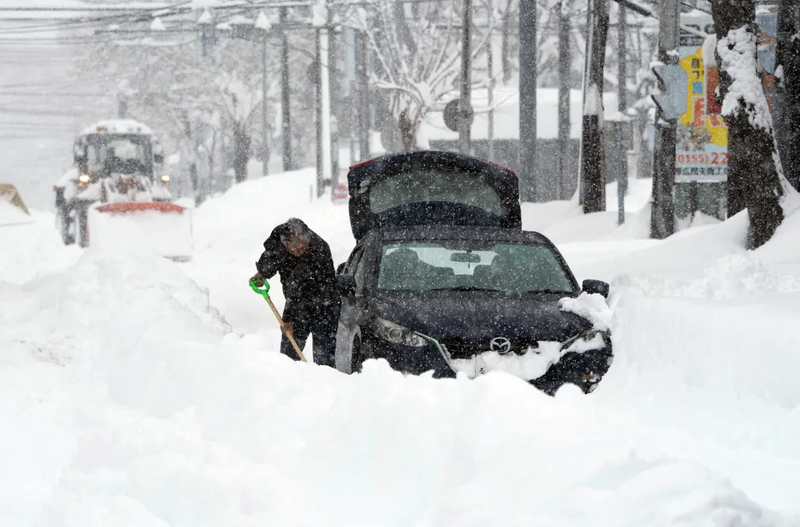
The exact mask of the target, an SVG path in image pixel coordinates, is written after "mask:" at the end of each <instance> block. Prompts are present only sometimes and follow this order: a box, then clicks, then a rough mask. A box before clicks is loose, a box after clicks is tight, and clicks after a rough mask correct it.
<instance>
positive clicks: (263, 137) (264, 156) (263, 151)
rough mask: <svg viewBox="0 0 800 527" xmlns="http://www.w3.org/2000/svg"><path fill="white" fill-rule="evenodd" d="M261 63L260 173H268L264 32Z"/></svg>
mask: <svg viewBox="0 0 800 527" xmlns="http://www.w3.org/2000/svg"><path fill="white" fill-rule="evenodd" d="M261 64H262V67H263V73H262V74H261V100H262V101H263V102H262V103H261V106H262V108H261V143H262V144H261V175H262V176H263V177H266V176H267V175H269V154H270V152H269V117H268V116H267V107H268V106H269V104H268V101H267V94H268V93H269V89H268V88H267V35H266V33H264V35H263V36H262V41H261Z"/></svg>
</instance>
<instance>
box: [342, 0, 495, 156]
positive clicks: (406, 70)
mask: <svg viewBox="0 0 800 527" xmlns="http://www.w3.org/2000/svg"><path fill="white" fill-rule="evenodd" d="M462 8H463V1H462V0H442V1H439V2H427V3H406V2H401V1H398V0H375V1H374V2H372V3H370V4H367V5H365V6H364V7H363V8H359V9H357V10H354V11H353V12H352V13H351V16H350V23H351V24H353V25H354V26H355V27H357V28H358V29H359V30H361V31H363V32H364V33H365V35H366V36H367V41H368V43H369V47H370V49H371V50H372V52H373V53H374V56H375V62H376V65H375V70H374V71H373V76H374V82H375V85H376V86H377V87H378V88H379V89H381V90H384V91H385V92H386V93H387V95H388V99H389V107H390V111H391V113H392V115H393V116H394V118H395V120H396V122H397V126H398V128H399V130H400V134H401V137H402V141H403V148H404V149H405V150H415V149H418V148H426V147H427V145H426V144H424V140H421V138H420V137H419V135H418V131H419V127H420V125H421V124H422V121H423V119H424V118H425V116H426V115H427V114H428V112H430V111H431V110H433V109H436V108H439V109H440V108H441V107H442V106H443V102H445V99H446V98H448V96H449V95H450V94H451V93H452V92H453V90H454V89H456V87H457V85H458V78H459V66H460V57H461V55H460V44H459V42H460V37H461V28H460V27H459V26H460V19H461V18H460V13H461V9H462ZM474 20H476V21H477V20H478V19H477V18H474ZM488 23H490V24H493V23H494V17H492V18H491V19H490V20H489V21H488ZM476 25H477V24H476ZM488 34H489V31H487V30H486V29H484V30H479V29H476V30H475V35H476V38H474V39H473V45H472V50H473V51H472V55H473V58H475V57H477V56H478V55H480V54H481V53H482V52H483V50H484V46H485V44H486V42H487V40H488Z"/></svg>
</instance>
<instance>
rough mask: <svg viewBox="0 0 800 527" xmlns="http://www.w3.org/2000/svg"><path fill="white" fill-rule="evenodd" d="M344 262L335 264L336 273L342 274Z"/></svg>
mask: <svg viewBox="0 0 800 527" xmlns="http://www.w3.org/2000/svg"><path fill="white" fill-rule="evenodd" d="M346 263H347V262H342V263H340V264H339V265H338V266H336V274H342V271H344V266H345V264H346Z"/></svg>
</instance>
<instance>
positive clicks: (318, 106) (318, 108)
mask: <svg viewBox="0 0 800 527" xmlns="http://www.w3.org/2000/svg"><path fill="white" fill-rule="evenodd" d="M321 34H322V29H317V31H316V34H315V36H316V42H315V46H314V48H315V49H316V57H315V59H314V89H315V90H314V95H315V97H314V110H315V112H314V113H315V116H316V123H315V124H316V126H315V129H316V146H317V148H316V169H317V195H319V192H320V190H322V189H323V188H324V187H323V185H324V179H325V172H324V168H323V165H324V159H325V157H324V152H325V148H324V147H323V140H322V82H321V79H322V66H321V62H322V53H321V52H320V51H321V49H322V45H321V43H320V40H321Z"/></svg>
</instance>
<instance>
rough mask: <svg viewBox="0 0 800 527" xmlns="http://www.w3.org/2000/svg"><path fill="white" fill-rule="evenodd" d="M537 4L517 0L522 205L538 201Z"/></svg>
mask: <svg viewBox="0 0 800 527" xmlns="http://www.w3.org/2000/svg"><path fill="white" fill-rule="evenodd" d="M536 3H537V2H536V0H519V148H520V153H519V179H520V200H522V201H524V202H531V201H535V200H536V199H537V188H536V187H537V184H536V183H537V182H536V146H537V142H538V136H537V130H536V82H537V72H536V53H537V48H536Z"/></svg>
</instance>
